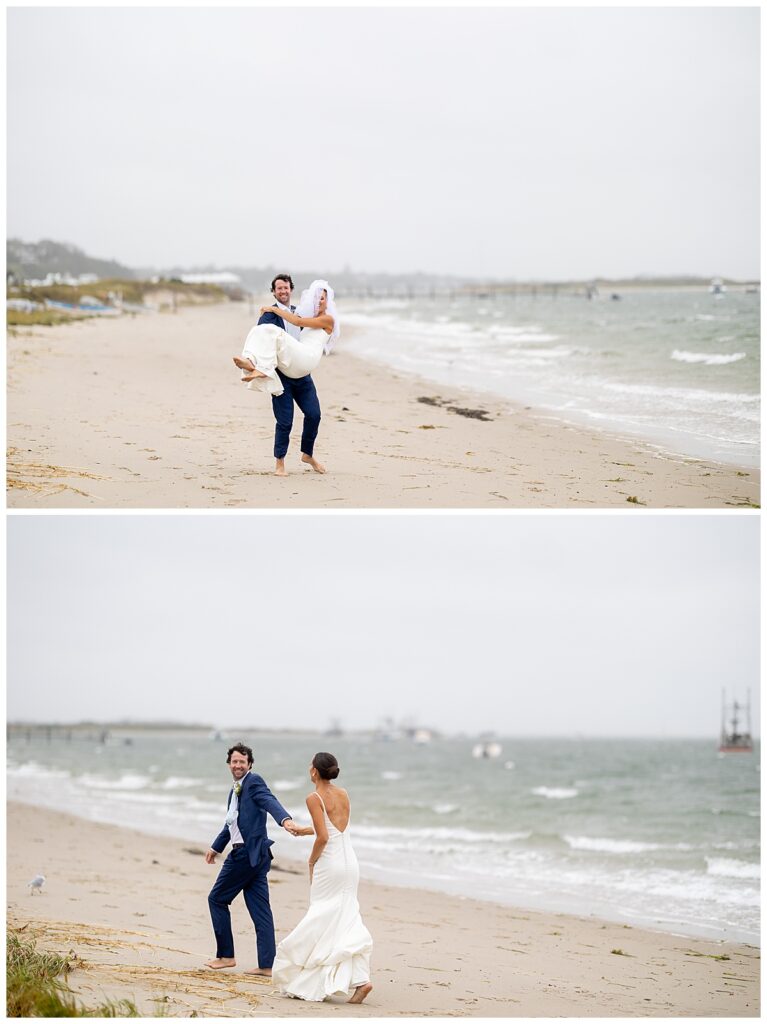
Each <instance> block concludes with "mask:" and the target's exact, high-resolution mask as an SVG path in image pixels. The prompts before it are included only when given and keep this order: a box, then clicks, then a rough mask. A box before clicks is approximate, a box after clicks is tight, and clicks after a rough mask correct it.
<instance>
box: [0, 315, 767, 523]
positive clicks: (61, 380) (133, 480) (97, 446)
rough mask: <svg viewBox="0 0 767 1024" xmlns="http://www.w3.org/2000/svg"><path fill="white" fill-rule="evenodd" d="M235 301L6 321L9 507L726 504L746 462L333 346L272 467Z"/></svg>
mask: <svg viewBox="0 0 767 1024" xmlns="http://www.w3.org/2000/svg"><path fill="white" fill-rule="evenodd" d="M252 322H253V316H252V315H251V314H250V313H249V311H248V308H247V305H246V304H244V303H240V304H235V303H232V304H227V305H219V306H197V307H189V308H182V309H180V310H179V311H178V312H177V313H175V314H174V313H165V314H159V313H158V314H153V315H139V316H125V317H122V318H119V319H109V320H95V319H94V320H86V321H80V322H77V323H72V324H66V325H62V326H57V327H49V328H44V327H35V328H18V329H17V330H16V332H15V333H14V334H13V335H11V336H10V337H9V339H8V409H7V417H8V446H9V456H8V485H9V490H8V505H9V507H10V508H91V509H105V508H117V509H119V508H214V509H216V508H218V509H224V508H242V509H250V508H261V509H290V508H295V509H306V508H312V509H334V508H403V509H406V508H481V509H509V508H607V507H609V508H623V509H626V510H627V511H628V512H630V511H631V510H632V509H634V510H636V509H638V508H640V507H642V506H647V507H654V508H723V509H726V508H741V507H752V506H753V505H755V504H757V503H758V502H759V500H760V499H759V473H758V472H756V471H754V470H752V469H747V468H739V467H737V466H730V465H723V464H718V463H714V462H706V461H705V460H701V459H695V458H688V457H684V456H679V455H670V454H668V453H664V452H662V451H660V450H659V449H658V448H657V447H654V446H652V445H650V444H646V443H644V442H642V441H637V440H632V439H628V438H617V437H615V438H614V437H611V436H609V435H608V434H604V433H601V432H598V431H595V430H590V429H587V428H583V427H575V426H570V425H567V424H565V423H563V422H561V421H559V420H556V419H554V418H552V417H551V416H549V415H546V414H544V413H542V412H537V411H536V410H534V409H532V408H529V407H523V406H520V405H514V404H513V403H510V402H508V401H507V400H505V399H503V398H495V397H493V396H490V395H487V394H472V393H470V392H467V391H458V390H454V389H450V388H445V387H442V386H440V385H437V384H433V383H429V382H424V381H421V380H418V379H417V378H413V377H408V376H405V375H404V374H400V373H397V372H395V371H392V370H389V369H387V368H385V367H382V366H379V365H375V364H372V363H367V362H365V361H362V360H360V359H358V358H355V357H353V356H351V355H350V354H348V353H347V352H345V351H344V345H343V338H342V339H341V343H340V345H339V347H338V351H337V352H335V353H334V354H333V355H332V356H331V357H330V358H327V359H325V360H323V362H322V364H321V365H320V367H319V369H318V370H317V371H316V373H315V375H314V376H315V380H316V382H317V387H318V391H319V395H320V399H321V402H322V409H323V421H322V425H321V429H320V437H319V440H318V444H317V448H316V450H315V455H316V456H317V458H318V459H319V460H320V461H322V462H323V463H325V465H326V466H327V468H328V473H327V474H326V475H324V476H321V475H319V474H316V473H314V472H313V471H312V470H311V469H310V468H309V467H306V466H302V465H301V463H300V462H299V444H298V442H299V438H300V416H298V415H297V418H296V424H295V425H294V431H293V440H292V443H291V450H290V452H289V453H288V460H287V466H288V470H289V476H288V477H287V478H286V479H279V478H276V477H275V476H274V475H273V466H274V463H273V459H272V439H273V431H274V420H273V416H272V412H271V404H270V402H269V400H268V398H267V397H266V396H264V395H262V394H256V393H253V392H249V391H247V389H246V388H245V387H244V386H243V385H241V384H240V383H239V379H238V373H237V371H236V370H235V368H234V367H233V366H232V363H231V356H232V355H233V354H235V353H238V352H239V351H240V349H241V346H242V341H243V339H244V337H245V334H246V333H247V330H248V329H249V327H250V326H251V325H252Z"/></svg>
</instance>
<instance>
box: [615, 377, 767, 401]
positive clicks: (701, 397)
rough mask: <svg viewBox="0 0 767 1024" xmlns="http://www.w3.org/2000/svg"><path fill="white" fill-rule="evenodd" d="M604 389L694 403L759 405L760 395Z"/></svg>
mask: <svg viewBox="0 0 767 1024" xmlns="http://www.w3.org/2000/svg"><path fill="white" fill-rule="evenodd" d="M601 384H602V387H603V388H605V390H607V391H614V392H616V393H617V394H619V395H638V396H642V397H646V398H658V397H661V398H673V399H675V400H680V401H685V400H689V401H693V402H709V403H710V402H729V403H733V404H735V405H737V404H741V403H749V404H750V403H758V402H759V401H760V399H761V396H760V395H759V394H753V395H752V394H738V393H736V392H733V391H707V390H706V389H705V388H664V387H656V386H654V385H652V384H616V383H614V382H613V381H608V380H605V381H602V382H601Z"/></svg>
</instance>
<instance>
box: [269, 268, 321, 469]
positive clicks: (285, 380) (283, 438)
mask: <svg viewBox="0 0 767 1024" xmlns="http://www.w3.org/2000/svg"><path fill="white" fill-rule="evenodd" d="M292 293H293V279H292V277H291V276H290V274H278V275H277V277H275V278H274V280H273V281H272V295H274V297H275V299H276V300H277V301H276V302H275V303H274V306H272V307H271V309H270V310H269V312H267V313H264V314H263V315H262V316H261V317H260V318H259V321H258V323H259V325H261V324H275V325H276V326H277V327H281V328H282V330H283V331H286V332H287V333H288V334H289V335H290V336H291V337H292V338H295V339H296V341H300V340H301V328H300V327H298V326H296V325H295V324H292V323H290V322H288V321H286V320H284V319H283V318H282V317H281V316H280V310H285V311H286V312H288V313H294V312H295V309H296V307H295V306H291V304H290V298H291V295H292ZM272 310H274V312H272ZM277 375H278V376H279V378H280V380H281V381H282V384H283V387H284V389H285V390H284V391H283V392H282V394H281V395H273V396H272V411H273V412H274V418H275V420H276V423H275V426H274V458H275V469H274V472H275V474H276V475H277V476H287V470H286V469H285V456H286V455H287V454H288V445H289V443H290V431H291V430H292V429H293V403H294V402H295V403H296V405H297V406H298V408H299V409H300V410H301V412H302V413H303V414H304V428H303V431H302V433H301V451H302V452H303V453H304V456H303V461H304V462H308V464H309V465H310V466H311V467H312V469H313V470H315V472H317V473H324V472H325V467H324V466H323V465H322V464H321V463H319V462H317V460H316V459H315V458H314V455H313V452H314V442H315V441H316V439H317V433H318V432H319V429H320V419H321V415H322V414H321V412H320V400H319V398H318V397H317V388H316V387H315V386H314V381H313V380H312V375H311V374H310V373H307V374H306V376H305V377H298V378H290V377H287V376H286V375H285V374H284V373H281V372H280V370H279V369H278V370H277Z"/></svg>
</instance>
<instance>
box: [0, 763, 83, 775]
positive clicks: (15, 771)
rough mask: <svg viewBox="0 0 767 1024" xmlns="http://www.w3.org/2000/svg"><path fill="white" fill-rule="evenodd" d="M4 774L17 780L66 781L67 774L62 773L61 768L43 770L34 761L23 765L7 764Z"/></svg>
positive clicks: (65, 772)
mask: <svg viewBox="0 0 767 1024" xmlns="http://www.w3.org/2000/svg"><path fill="white" fill-rule="evenodd" d="M6 774H7V775H8V777H9V778H10V777H15V778H18V779H28V778H33V777H34V778H36V779H68V778H69V772H68V771H64V770H63V769H61V768H44V767H43V766H42V765H41V764H38V763H37V762H36V761H27V762H26V763H25V764H12V763H9V764H8V767H7V768H6Z"/></svg>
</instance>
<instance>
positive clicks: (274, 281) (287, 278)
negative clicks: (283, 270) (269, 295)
mask: <svg viewBox="0 0 767 1024" xmlns="http://www.w3.org/2000/svg"><path fill="white" fill-rule="evenodd" d="M278 281H287V282H288V284H289V285H290V290H291V291H293V289H294V288H295V285H294V284H293V278H292V277H291V276H290V274H278V275H277V276H276V277H274V278H272V291H274V286H275V285H276V284H277V282H278Z"/></svg>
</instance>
